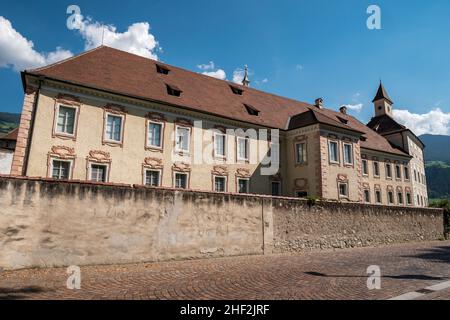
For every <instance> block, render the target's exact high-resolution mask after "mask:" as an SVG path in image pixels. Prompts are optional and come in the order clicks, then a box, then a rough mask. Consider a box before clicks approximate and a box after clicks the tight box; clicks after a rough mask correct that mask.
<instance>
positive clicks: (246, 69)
mask: <svg viewBox="0 0 450 320" xmlns="http://www.w3.org/2000/svg"><path fill="white" fill-rule="evenodd" d="M242 85H244V86H246V87H248V86H250V79H249V77H248V65H245V74H244V79H242Z"/></svg>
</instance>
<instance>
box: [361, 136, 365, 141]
mask: <svg viewBox="0 0 450 320" xmlns="http://www.w3.org/2000/svg"><path fill="white" fill-rule="evenodd" d="M359 140H361V141H367V138H366V137H364V136H361V137H360V138H359Z"/></svg>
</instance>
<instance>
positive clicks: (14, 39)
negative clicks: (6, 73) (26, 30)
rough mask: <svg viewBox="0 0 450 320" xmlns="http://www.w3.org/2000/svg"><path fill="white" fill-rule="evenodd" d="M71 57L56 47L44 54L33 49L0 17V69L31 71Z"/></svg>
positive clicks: (29, 43) (7, 21) (6, 20)
mask: <svg viewBox="0 0 450 320" xmlns="http://www.w3.org/2000/svg"><path fill="white" fill-rule="evenodd" d="M71 56H73V54H72V52H70V51H68V50H64V49H62V48H60V47H57V48H56V49H55V51H52V52H49V53H45V52H38V51H36V50H35V49H34V43H33V42H32V41H30V40H28V39H26V38H25V37H24V36H22V35H21V34H20V33H19V32H17V31H16V30H15V29H14V28H13V26H12V24H11V22H10V21H9V20H8V19H6V18H4V17H2V16H0V68H7V67H12V68H13V69H14V70H16V71H22V70H25V69H32V68H36V67H41V66H45V65H49V64H52V63H55V62H58V61H60V60H63V59H67V58H69V57H71Z"/></svg>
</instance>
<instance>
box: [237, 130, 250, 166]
mask: <svg viewBox="0 0 450 320" xmlns="http://www.w3.org/2000/svg"><path fill="white" fill-rule="evenodd" d="M239 140H245V141H247V154H246V157H247V158H241V157H240V156H239ZM236 160H237V161H238V162H244V163H249V162H250V138H249V137H241V136H236Z"/></svg>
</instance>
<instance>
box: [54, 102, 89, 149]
mask: <svg viewBox="0 0 450 320" xmlns="http://www.w3.org/2000/svg"><path fill="white" fill-rule="evenodd" d="M54 100H55V105H54V111H53V126H52V138H60V139H63V140H73V141H77V135H78V121H79V117H80V108H81V105H82V103H81V100H80V99H79V98H78V97H76V96H72V95H69V94H59V95H57V96H56V97H55V99H54ZM61 106H62V107H66V108H73V109H75V117H74V120H73V121H74V122H73V134H68V133H64V132H58V118H59V108H60V107H61Z"/></svg>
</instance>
